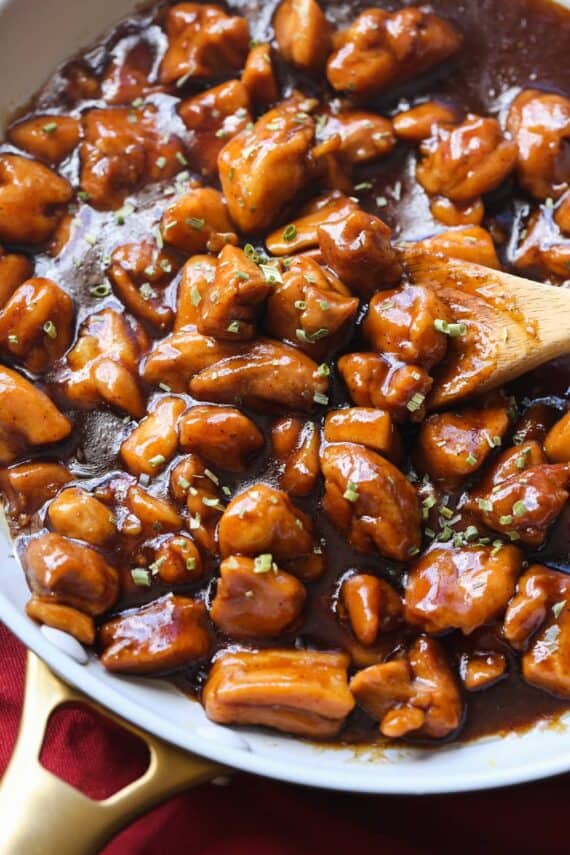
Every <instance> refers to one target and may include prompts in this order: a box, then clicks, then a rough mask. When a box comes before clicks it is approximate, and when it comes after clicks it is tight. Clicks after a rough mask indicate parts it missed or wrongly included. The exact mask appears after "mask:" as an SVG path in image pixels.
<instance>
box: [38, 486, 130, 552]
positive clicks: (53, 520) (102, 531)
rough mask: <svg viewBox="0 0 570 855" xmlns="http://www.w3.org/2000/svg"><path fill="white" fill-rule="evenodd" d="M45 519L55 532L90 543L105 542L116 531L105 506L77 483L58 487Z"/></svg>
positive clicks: (92, 544)
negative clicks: (66, 486) (60, 489)
mask: <svg viewBox="0 0 570 855" xmlns="http://www.w3.org/2000/svg"><path fill="white" fill-rule="evenodd" d="M47 522H48V523H49V525H50V526H51V528H52V529H53V530H54V531H55V532H57V534H62V535H64V537H71V538H73V539H74V540H84V541H85V542H86V543H89V544H91V546H101V547H104V546H107V545H109V543H110V541H112V540H113V538H114V537H115V536H116V534H117V523H116V520H115V518H114V516H113V514H112V513H111V512H110V511H109V508H107V507H106V506H105V505H104V504H103V503H102V502H100V501H99V500H98V499H96V498H95V496H92V495H91V494H90V493H87V492H86V491H85V490H82V489H81V488H80V487H68V488H66V489H65V490H62V491H61V493H60V494H59V495H58V496H57V497H56V498H55V499H54V500H53V502H52V503H51V504H50V506H49V508H48V512H47Z"/></svg>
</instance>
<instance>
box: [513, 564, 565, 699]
mask: <svg viewBox="0 0 570 855" xmlns="http://www.w3.org/2000/svg"><path fill="white" fill-rule="evenodd" d="M504 634H505V638H506V639H507V641H508V642H509V643H510V644H511V645H512V646H513V647H514V648H515V649H517V650H524V649H525V648H526V647H527V646H528V647H529V649H528V651H527V652H526V653H525V654H524V656H523V657H522V671H523V676H524V678H525V680H526V681H527V682H528V683H531V684H532V685H533V686H537V687H538V688H539V689H544V690H546V691H547V692H552V694H554V695H560V696H561V697H563V698H570V667H569V663H570V579H569V578H568V576H567V575H566V574H565V573H559V572H557V571H556V570H550V569H549V568H548V567H543V566H542V565H540V564H533V565H532V566H531V567H529V569H528V570H527V571H526V573H525V574H524V575H523V576H521V578H520V579H519V584H518V587H517V593H516V595H515V596H514V597H513V599H512V600H511V602H510V604H509V608H508V609H507V613H506V615H505V624H504Z"/></svg>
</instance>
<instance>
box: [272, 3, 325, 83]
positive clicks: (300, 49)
mask: <svg viewBox="0 0 570 855" xmlns="http://www.w3.org/2000/svg"><path fill="white" fill-rule="evenodd" d="M273 27H274V29H275V38H276V39H277V46H278V48H279V53H280V54H281V56H282V57H283V59H284V60H285V61H286V62H290V63H291V65H294V66H295V67H296V68H300V69H302V70H303V71H307V72H309V73H316V72H319V71H322V69H323V68H324V65H325V63H326V61H327V57H328V55H329V53H330V52H331V50H332V42H331V26H330V24H329V22H328V21H327V19H326V18H325V16H324V14H323V11H322V9H321V8H320V6H319V4H318V3H317V0H282V2H281V3H280V5H279V7H278V9H277V13H276V15H275V18H274V20H273Z"/></svg>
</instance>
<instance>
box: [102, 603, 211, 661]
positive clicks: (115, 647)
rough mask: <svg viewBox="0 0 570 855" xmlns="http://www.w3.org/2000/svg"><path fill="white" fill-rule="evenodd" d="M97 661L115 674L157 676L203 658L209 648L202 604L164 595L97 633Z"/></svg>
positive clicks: (208, 636) (209, 643)
mask: <svg viewBox="0 0 570 855" xmlns="http://www.w3.org/2000/svg"><path fill="white" fill-rule="evenodd" d="M99 643H100V647H101V649H102V653H101V662H102V663H103V665H104V666H105V668H106V669H107V670H108V671H113V672H114V673H118V674H160V673H163V672H165V671H173V670H174V669H175V668H181V667H182V666H185V665H186V666H187V665H193V664H194V663H196V662H200V661H201V660H203V659H205V658H206V656H207V655H208V653H209V652H210V648H211V645H212V639H211V634H210V630H209V628H208V619H207V613H206V607H205V606H204V603H200V602H198V601H197V600H191V599H189V598H188V597H179V596H176V595H174V594H167V596H165V597H161V598H160V599H159V600H155V602H153V603H149V604H148V605H147V606H143V607H142V608H140V609H137V611H135V612H130V613H128V614H124V615H119V617H116V618H113V620H110V621H108V622H107V623H104V624H103V626H102V627H101V629H100V630H99Z"/></svg>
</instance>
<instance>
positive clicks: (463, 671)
mask: <svg viewBox="0 0 570 855" xmlns="http://www.w3.org/2000/svg"><path fill="white" fill-rule="evenodd" d="M506 672H507V660H506V659H505V657H504V655H503V654H502V653H473V654H470V655H467V654H464V655H463V656H462V657H461V662H460V665H459V673H460V675H461V680H462V681H463V685H464V686H465V688H466V689H467V691H468V692H479V691H481V689H488V688H490V687H491V686H494V685H495V683H497V682H498V681H499V680H501V679H502V678H503V677H505V676H506Z"/></svg>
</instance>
